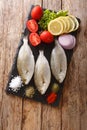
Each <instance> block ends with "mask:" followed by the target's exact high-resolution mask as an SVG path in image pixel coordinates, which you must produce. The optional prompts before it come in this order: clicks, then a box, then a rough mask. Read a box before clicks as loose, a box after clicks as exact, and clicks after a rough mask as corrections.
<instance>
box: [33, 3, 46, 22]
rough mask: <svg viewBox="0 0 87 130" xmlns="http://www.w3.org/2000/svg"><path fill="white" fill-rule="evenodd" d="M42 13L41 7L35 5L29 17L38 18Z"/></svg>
mask: <svg viewBox="0 0 87 130" xmlns="http://www.w3.org/2000/svg"><path fill="white" fill-rule="evenodd" d="M42 15H43V9H42V8H41V7H40V6H39V5H37V6H35V7H34V8H33V9H32V10H31V17H32V18H33V19H35V20H40V18H41V16H42Z"/></svg>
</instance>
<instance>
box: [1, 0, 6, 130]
mask: <svg viewBox="0 0 87 130" xmlns="http://www.w3.org/2000/svg"><path fill="white" fill-rule="evenodd" d="M3 13H4V4H3V1H0V130H2V100H3V85H4V81H3V79H4V65H5V54H4V52H5V46H4V38H3V32H4V30H3V26H4V23H3ZM2 50H3V51H2Z"/></svg>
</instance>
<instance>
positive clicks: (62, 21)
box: [56, 18, 66, 33]
mask: <svg viewBox="0 0 87 130" xmlns="http://www.w3.org/2000/svg"><path fill="white" fill-rule="evenodd" d="M56 20H57V21H60V22H61V23H62V24H63V31H62V33H65V30H66V23H65V21H64V20H63V19H62V18H56Z"/></svg>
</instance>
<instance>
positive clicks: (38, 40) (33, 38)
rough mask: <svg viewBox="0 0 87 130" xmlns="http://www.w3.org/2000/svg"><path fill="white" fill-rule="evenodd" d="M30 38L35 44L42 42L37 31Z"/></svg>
mask: <svg viewBox="0 0 87 130" xmlns="http://www.w3.org/2000/svg"><path fill="white" fill-rule="evenodd" d="M29 40H30V43H31V44H32V45H33V46H37V45H39V44H40V43H41V39H40V36H39V35H38V34H37V33H31V34H30V35H29Z"/></svg>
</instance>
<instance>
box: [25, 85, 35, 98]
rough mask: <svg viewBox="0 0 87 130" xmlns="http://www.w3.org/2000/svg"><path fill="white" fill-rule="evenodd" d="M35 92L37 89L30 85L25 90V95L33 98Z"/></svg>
mask: <svg viewBox="0 0 87 130" xmlns="http://www.w3.org/2000/svg"><path fill="white" fill-rule="evenodd" d="M34 94H35V89H34V88H33V87H29V88H27V89H26V90H25V95H26V96H27V97H29V98H33V96H34Z"/></svg>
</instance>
